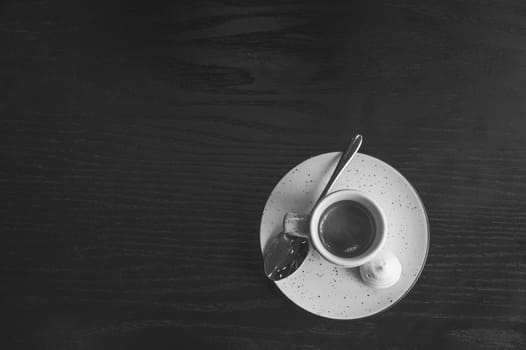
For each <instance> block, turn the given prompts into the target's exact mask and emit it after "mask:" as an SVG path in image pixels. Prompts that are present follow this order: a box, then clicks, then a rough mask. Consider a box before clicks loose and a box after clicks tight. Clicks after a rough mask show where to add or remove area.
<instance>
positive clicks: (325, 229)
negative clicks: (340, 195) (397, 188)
mask: <svg viewBox="0 0 526 350" xmlns="http://www.w3.org/2000/svg"><path fill="white" fill-rule="evenodd" d="M318 232H319V236H320V241H321V243H322V244H323V245H324V246H325V248H326V249H327V250H328V251H329V252H331V253H332V254H334V255H337V256H340V257H342V258H352V257H356V256H359V255H360V254H362V253H364V252H365V251H366V250H367V248H369V247H370V246H371V244H372V242H373V241H374V236H375V232H376V226H375V223H374V218H373V216H372V215H371V213H370V212H369V210H368V209H367V208H366V207H365V206H363V205H362V204H360V203H358V202H355V201H353V200H342V201H339V202H335V203H333V204H331V205H330V206H329V207H327V209H325V211H324V212H323V213H322V214H321V217H320V221H319V226H318Z"/></svg>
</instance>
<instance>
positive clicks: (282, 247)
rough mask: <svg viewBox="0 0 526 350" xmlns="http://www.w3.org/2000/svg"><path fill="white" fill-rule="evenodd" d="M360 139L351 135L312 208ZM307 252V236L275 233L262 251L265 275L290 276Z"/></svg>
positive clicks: (345, 163)
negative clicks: (351, 137)
mask: <svg viewBox="0 0 526 350" xmlns="http://www.w3.org/2000/svg"><path fill="white" fill-rule="evenodd" d="M362 141H363V137H362V135H360V134H358V135H356V136H354V137H353V139H352V140H351V142H350V143H349V145H348V146H347V148H346V149H345V151H344V152H343V153H342V155H341V157H340V160H339V161H338V164H337V165H336V168H335V169H334V171H333V173H332V175H331V177H330V179H329V182H327V185H326V186H325V188H324V189H323V191H322V192H321V194H320V197H319V198H318V200H317V201H316V203H315V204H314V206H313V208H314V207H316V204H318V202H319V201H320V200H321V199H323V198H324V197H325V196H326V195H327V194H328V193H329V191H330V190H331V187H332V185H333V184H334V183H335V182H336V180H338V178H339V177H340V175H341V174H342V173H343V170H344V169H345V168H346V167H347V164H349V162H350V161H351V159H352V158H353V157H354V155H355V154H356V153H357V152H358V150H359V149H360V146H361V145H362ZM308 252H309V241H308V239H307V238H305V237H297V236H292V235H290V234H287V233H284V232H281V233H279V234H277V235H276V236H275V237H274V238H272V239H271V240H270V241H269V242H268V243H267V246H266V247H265V250H264V252H263V264H264V268H265V275H267V277H268V278H270V279H271V280H273V281H279V280H281V279H283V278H286V277H288V276H290V275H291V274H292V273H293V272H294V271H296V270H297V269H298V268H299V267H300V266H301V264H302V263H303V261H304V260H305V258H306V257H307V254H308Z"/></svg>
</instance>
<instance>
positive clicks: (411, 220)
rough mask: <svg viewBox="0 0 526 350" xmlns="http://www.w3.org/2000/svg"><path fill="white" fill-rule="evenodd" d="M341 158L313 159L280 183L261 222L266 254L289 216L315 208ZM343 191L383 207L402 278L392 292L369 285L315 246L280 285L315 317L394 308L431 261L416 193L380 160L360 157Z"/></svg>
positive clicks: (355, 271) (341, 182)
mask: <svg viewBox="0 0 526 350" xmlns="http://www.w3.org/2000/svg"><path fill="white" fill-rule="evenodd" d="M339 157H340V153H339V152H333V153H325V154H321V155H319V156H315V157H312V158H309V159H307V160H305V161H304V162H303V163H301V164H299V165H298V166H296V167H295V168H294V169H292V170H290V171H289V172H288V173H287V174H286V175H285V176H284V177H283V178H282V179H281V180H280V181H279V183H278V184H277V185H276V187H275V188H274V190H273V191H272V193H271V195H270V197H269V198H268V200H267V204H266V205H265V209H264V211H263V217H262V219H261V228H260V241H261V248H262V250H263V248H264V247H265V245H266V243H267V241H268V240H269V239H270V238H271V237H273V236H274V235H276V234H278V233H279V232H281V230H282V226H281V225H282V220H283V216H284V215H285V213H286V212H299V213H307V212H309V211H310V210H311V209H312V206H313V203H314V202H315V200H316V199H317V198H318V195H319V193H321V191H322V189H323V187H324V186H325V184H326V183H327V181H328V180H329V177H330V175H331V173H332V171H333V169H334V167H335V166H336V163H337V161H338V159H339ZM343 188H352V189H357V190H360V191H362V192H366V193H368V194H369V195H370V196H372V197H373V198H374V199H375V200H377V201H378V202H377V203H378V204H379V205H380V206H381V207H382V209H383V211H384V213H385V215H386V219H387V227H388V234H387V241H386V242H385V246H384V249H385V250H387V251H391V252H393V253H394V254H395V255H396V256H397V257H398V259H399V260H400V263H401V264H402V276H401V277H400V280H399V281H398V282H397V283H396V284H395V285H394V286H392V287H390V288H387V289H373V288H371V287H367V286H366V285H364V284H363V283H362V281H361V279H360V272H359V269H358V268H354V269H346V268H342V267H337V266H335V265H332V264H331V263H329V262H328V261H326V260H325V259H323V258H322V257H321V256H320V255H319V254H318V253H317V252H316V251H315V250H314V249H313V248H312V247H311V248H310V251H309V255H308V256H307V258H306V259H305V261H304V263H303V265H302V266H301V267H300V268H299V269H298V270H297V271H296V272H295V273H293V274H292V275H291V276H289V277H288V278H285V279H283V280H281V281H278V282H276V285H277V286H278V288H279V289H280V290H281V291H282V292H283V294H285V295H286V296H287V297H288V298H289V299H290V300H292V301H293V302H294V303H296V304H297V305H298V306H300V307H302V308H303V309H305V310H307V311H309V312H312V313H314V314H316V315H319V316H323V317H328V318H334V319H357V318H362V317H367V316H371V315H374V314H376V313H378V312H380V311H383V310H385V309H387V308H389V307H390V306H392V305H394V304H395V303H396V302H398V301H399V300H401V299H402V298H403V297H404V296H405V295H406V294H407V293H408V292H409V290H410V289H411V288H412V287H413V285H414V284H415V282H416V280H417V279H418V277H419V276H420V273H421V272H422V270H423V268H424V264H425V261H426V258H427V251H428V248H429V223H428V219H427V215H426V212H425V208H424V205H423V203H422V201H421V200H420V197H419V196H418V194H417V192H416V191H415V189H414V188H413V187H412V186H411V184H410V183H409V182H408V181H407V180H406V179H405V178H404V177H403V176H402V175H401V174H400V173H399V172H398V171H396V170H395V169H394V168H392V167H391V166H389V165H388V164H386V163H384V162H382V161H381V160H379V159H376V158H374V157H371V156H368V155H365V154H361V153H358V154H357V155H356V156H355V158H354V159H353V160H352V161H351V163H350V164H349V166H348V167H347V169H346V170H345V172H344V174H342V175H341V177H340V178H339V179H338V181H337V182H336V183H335V184H334V187H333V191H335V190H338V189H343Z"/></svg>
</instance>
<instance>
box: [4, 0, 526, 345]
mask: <svg viewBox="0 0 526 350" xmlns="http://www.w3.org/2000/svg"><path fill="white" fill-rule="evenodd" d="M0 44H1V45H0V92H1V94H0V137H1V138H0V140H1V141H0V152H1V157H2V167H1V168H0V193H1V195H2V202H3V203H2V205H1V213H0V222H1V226H0V227H1V234H2V236H1V237H2V240H1V242H0V246H1V257H2V263H1V265H0V268H1V274H0V276H1V280H0V291H1V300H2V309H1V310H2V316H3V321H4V326H3V327H2V331H3V332H2V333H3V335H2V336H1V337H0V338H1V340H0V345H3V346H4V347H5V348H6V349H18V348H27V349H41V348H44V349H140V348H141V349H157V348H170V349H184V348H189V349H198V348H205V347H209V348H212V349H217V348H229V349H391V350H393V349H430V348H433V349H520V348H522V349H524V348H526V330H525V327H526V251H525V248H526V233H525V232H526V214H525V210H526V7H525V5H524V3H523V2H522V1H499V2H496V1H487V2H481V3H480V4H475V3H466V2H456V1H447V2H441V1H434V2H433V1H426V2H418V1H392V2H387V1H385V2H383V3H382V2H378V1H345V2H339V3H327V2H324V1H224V2H216V1H207V2H192V1H188V2H187V4H186V5H182V4H181V5H179V4H176V2H168V1H166V2H160V1H156V0H152V1H129V2H127V1H23V0H16V1H4V2H2V3H1V4H0ZM357 131H360V132H362V133H363V134H364V135H365V138H366V141H365V144H364V147H363V148H362V151H363V152H364V153H367V154H370V155H373V156H375V157H378V158H380V159H383V160H384V161H386V162H388V163H390V164H391V165H393V166H394V167H396V168H397V169H398V170H400V172H402V173H403V174H404V175H405V176H406V177H407V178H408V179H409V180H410V181H411V182H412V184H413V185H414V186H415V188H416V189H417V190H418V191H419V193H420V194H421V196H422V198H423V200H424V203H425V204H426V206H427V210H428V214H429V218H430V224H431V232H432V235H431V247H430V251H429V257H428V260H427V265H426V268H425V270H424V272H423V274H422V276H421V278H420V280H419V281H418V283H417V284H416V286H415V288H414V289H413V290H412V291H411V292H410V293H409V294H408V295H407V297H406V298H405V299H404V300H403V301H401V302H400V303H399V304H397V305H396V306H394V307H393V308H391V309H390V310H389V311H387V312H384V313H382V314H380V315H377V316H374V317H371V318H367V319H363V320H356V321H336V320H330V319H324V318H320V317H317V316H314V315H311V314H309V313H307V312H305V311H303V310H302V309H300V308H298V307H297V306H295V305H294V304H293V303H292V302H290V301H289V300H288V299H286V298H285V297H284V296H283V295H282V294H281V293H280V292H279V290H278V289H277V288H276V287H275V286H274V284H273V283H272V282H270V281H268V280H267V279H266V278H265V276H264V275H263V271H262V260H261V256H260V247H259V220H260V217H261V213H262V209H263V206H264V204H265V201H266V199H267V196H268V194H269V192H270V191H271V190H272V188H273V186H274V185H275V183H276V182H277V181H278V180H279V179H280V177H281V176H282V175H283V174H284V173H285V172H286V171H288V169H289V168H290V167H292V166H293V165H295V164H297V163H299V162H301V161H302V160H303V159H305V158H307V157H310V156H313V155H316V154H320V153H324V152H329V151H336V150H340V149H341V148H342V147H343V146H344V145H345V143H346V142H347V140H348V139H349V137H350V136H351V135H352V134H353V133H355V132H357Z"/></svg>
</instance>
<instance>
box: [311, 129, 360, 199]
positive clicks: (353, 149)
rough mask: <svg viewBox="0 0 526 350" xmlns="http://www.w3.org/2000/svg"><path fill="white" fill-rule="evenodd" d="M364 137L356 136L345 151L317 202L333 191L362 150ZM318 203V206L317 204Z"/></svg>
mask: <svg viewBox="0 0 526 350" xmlns="http://www.w3.org/2000/svg"><path fill="white" fill-rule="evenodd" d="M362 141H363V137H362V135H360V134H358V135H356V136H354V138H353V139H352V141H351V143H349V146H347V148H346V149H345V151H343V153H342V156H341V157H340V160H339V161H338V164H337V165H336V168H334V171H333V173H332V175H331V178H330V179H329V182H327V185H325V188H324V189H323V191H322V192H321V194H320V197H319V199H318V201H317V202H319V201H320V200H322V199H323V198H324V197H325V196H326V195H327V194H328V193H329V191H330V190H331V187H332V185H333V184H334V183H335V182H336V180H338V178H339V177H340V175H341V173H342V172H343V171H342V170H343V169H345V167H346V166H347V164H349V162H350V161H351V159H353V157H354V155H355V154H356V153H357V152H358V150H359V149H360V146H361V145H362ZM317 202H316V204H317Z"/></svg>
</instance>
